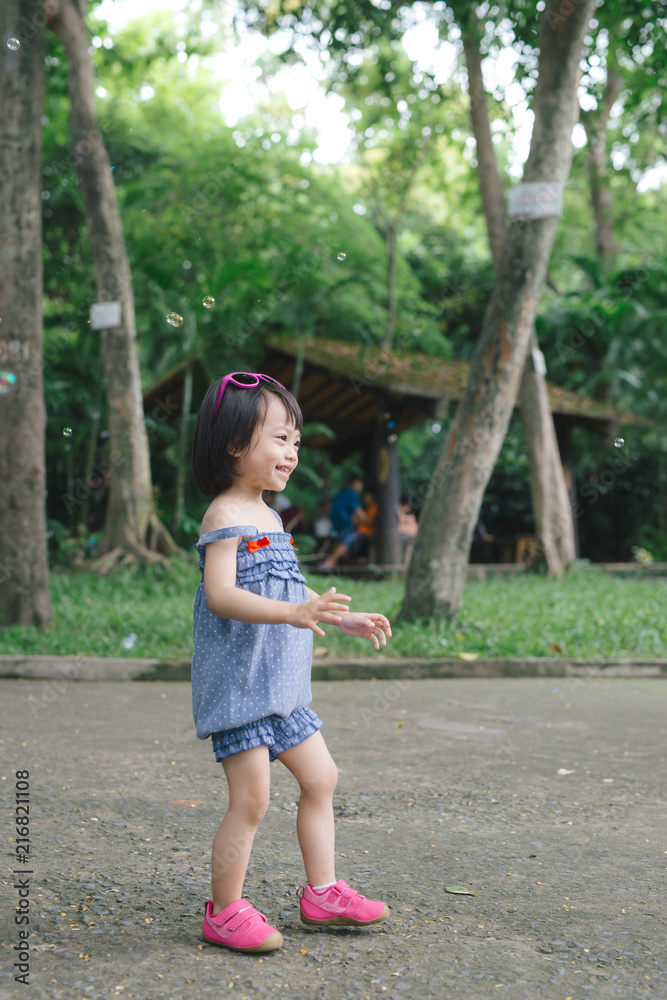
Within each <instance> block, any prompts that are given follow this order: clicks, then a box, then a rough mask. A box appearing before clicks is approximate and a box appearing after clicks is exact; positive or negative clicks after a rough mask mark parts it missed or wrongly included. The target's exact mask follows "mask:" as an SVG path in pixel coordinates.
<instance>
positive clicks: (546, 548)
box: [519, 327, 576, 576]
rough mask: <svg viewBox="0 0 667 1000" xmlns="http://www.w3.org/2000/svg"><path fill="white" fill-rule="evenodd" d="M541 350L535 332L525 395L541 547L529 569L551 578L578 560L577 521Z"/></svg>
mask: <svg viewBox="0 0 667 1000" xmlns="http://www.w3.org/2000/svg"><path fill="white" fill-rule="evenodd" d="M536 348H537V338H536V336H535V329H534V327H533V331H532V335H531V342H530V349H529V351H528V355H527V357H526V364H525V366H524V369H523V375H522V377H521V386H520V389H519V405H520V407H521V421H522V423H523V428H524V438H525V441H526V450H527V452H528V461H529V462H530V488H531V493H532V498H533V513H534V515H535V525H536V530H537V546H536V550H535V553H534V555H533V556H532V557H531V559H530V562H529V566H531V567H532V568H533V569H538V568H539V567H540V566H542V565H543V564H544V563H546V566H547V569H548V572H549V575H551V576H554V575H557V574H561V573H563V572H565V570H566V569H567V567H568V564H569V563H571V562H572V561H573V560H574V559H575V558H576V549H575V540H574V520H573V517H572V507H571V504H570V497H569V494H568V490H567V486H566V483H565V474H564V472H563V466H562V463H561V458H560V450H559V448H558V440H557V438H556V428H555V426H554V421H553V417H552V415H551V408H550V406H549V396H548V394H547V387H546V383H545V381H544V377H543V376H542V375H540V374H539V372H538V371H536V370H535V368H534V366H533V356H532V351H533V349H536Z"/></svg>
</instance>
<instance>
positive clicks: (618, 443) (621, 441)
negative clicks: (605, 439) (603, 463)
mask: <svg viewBox="0 0 667 1000" xmlns="http://www.w3.org/2000/svg"><path fill="white" fill-rule="evenodd" d="M624 444H625V438H616V440H615V441H614V448H622V447H623V445H624Z"/></svg>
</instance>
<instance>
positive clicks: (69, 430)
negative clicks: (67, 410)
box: [63, 427, 72, 438]
mask: <svg viewBox="0 0 667 1000" xmlns="http://www.w3.org/2000/svg"><path fill="white" fill-rule="evenodd" d="M71 436H72V428H71V427H63V437H65V438H69V437H71Z"/></svg>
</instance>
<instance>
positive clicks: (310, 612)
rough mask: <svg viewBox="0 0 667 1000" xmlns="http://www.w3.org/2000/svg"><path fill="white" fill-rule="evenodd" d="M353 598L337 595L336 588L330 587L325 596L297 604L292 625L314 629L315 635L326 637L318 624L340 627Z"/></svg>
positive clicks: (315, 596)
mask: <svg viewBox="0 0 667 1000" xmlns="http://www.w3.org/2000/svg"><path fill="white" fill-rule="evenodd" d="M351 600H352V598H351V597H348V596H347V594H337V593H336V588H335V587H330V588H329V590H327V592H326V593H325V594H322V595H321V596H319V595H314V596H313V597H311V598H310V600H308V601H304V603H303V604H295V605H293V607H294V612H293V615H292V618H291V620H290V625H294V627H295V628H309V629H312V630H313V632H314V633H315V635H325V632H323V630H322V629H321V628H320V627H319V625H318V624H317V623H318V622H331V623H332V624H334V625H338V623H339V622H341V621H342V620H343V618H342V616H343V615H344V614H345V613H346V612H347V603H340V602H343V601H345V602H347V601H351Z"/></svg>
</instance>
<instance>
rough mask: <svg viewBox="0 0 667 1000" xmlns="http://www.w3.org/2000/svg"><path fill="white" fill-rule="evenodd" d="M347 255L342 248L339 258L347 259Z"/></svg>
mask: <svg viewBox="0 0 667 1000" xmlns="http://www.w3.org/2000/svg"><path fill="white" fill-rule="evenodd" d="M346 257H347V254H346V253H343V251H342V250H341V252H340V253H339V254H338V260H345V258H346Z"/></svg>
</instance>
